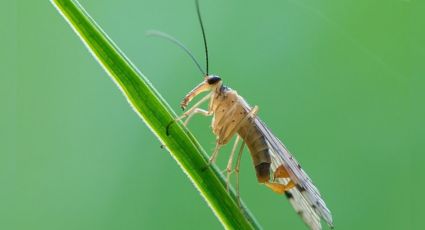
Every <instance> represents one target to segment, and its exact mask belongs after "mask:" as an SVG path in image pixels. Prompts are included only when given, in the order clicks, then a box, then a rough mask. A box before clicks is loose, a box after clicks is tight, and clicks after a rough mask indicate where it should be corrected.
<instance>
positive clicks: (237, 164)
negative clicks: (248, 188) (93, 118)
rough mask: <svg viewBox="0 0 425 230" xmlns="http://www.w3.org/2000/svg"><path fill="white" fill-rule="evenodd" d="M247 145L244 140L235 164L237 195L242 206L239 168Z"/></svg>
mask: <svg viewBox="0 0 425 230" xmlns="http://www.w3.org/2000/svg"><path fill="white" fill-rule="evenodd" d="M244 147H245V142H244V141H243V142H242V145H241V148H240V149H239V153H238V159H237V161H236V166H235V173H236V197H237V198H238V203H239V206H241V197H240V193H239V168H240V165H241V159H242V153H243V148H244Z"/></svg>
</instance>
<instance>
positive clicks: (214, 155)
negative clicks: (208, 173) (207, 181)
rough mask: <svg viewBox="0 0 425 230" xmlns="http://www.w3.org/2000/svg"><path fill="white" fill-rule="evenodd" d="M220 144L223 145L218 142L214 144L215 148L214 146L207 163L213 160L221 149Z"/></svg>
mask: <svg viewBox="0 0 425 230" xmlns="http://www.w3.org/2000/svg"><path fill="white" fill-rule="evenodd" d="M222 146H223V145H222V144H219V143H218V142H217V144H216V145H215V148H214V152H213V153H212V154H211V156H210V159H209V160H208V164H209V165H210V164H212V163H214V162H215V160H216V158H217V156H218V152H219V150H220V149H221V147H222Z"/></svg>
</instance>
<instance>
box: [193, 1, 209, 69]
mask: <svg viewBox="0 0 425 230" xmlns="http://www.w3.org/2000/svg"><path fill="white" fill-rule="evenodd" d="M195 4H196V12H197V13H198V19H199V24H201V30H202V37H203V38H204V47H205V61H206V69H207V72H206V75H207V76H208V73H209V72H208V47H207V38H206V37H205V29H204V24H203V23H202V17H201V10H199V0H195Z"/></svg>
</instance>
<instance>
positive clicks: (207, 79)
mask: <svg viewBox="0 0 425 230" xmlns="http://www.w3.org/2000/svg"><path fill="white" fill-rule="evenodd" d="M196 6H197V13H198V19H199V21H200V24H201V29H202V34H203V39H204V45H205V53H206V71H203V70H202V68H201V67H200V65H199V63H198V62H197V60H196V59H195V58H194V57H193V55H192V54H191V53H190V52H189V50H188V49H187V48H186V47H185V46H183V44H181V43H180V42H179V41H177V40H176V39H174V38H173V37H171V36H169V35H167V34H164V33H161V32H151V33H150V34H152V35H158V36H161V37H165V38H167V39H169V40H171V41H173V42H175V43H176V44H178V45H179V46H180V47H182V48H183V49H184V50H185V51H186V52H187V53H188V54H189V55H190V57H191V58H192V59H193V60H194V61H195V63H196V64H197V66H198V68H199V69H200V70H201V72H202V73H203V74H204V80H203V81H202V82H201V83H200V84H199V85H197V86H196V87H195V88H194V89H193V90H191V91H190V92H189V93H188V94H187V95H186V96H185V97H184V99H183V101H182V102H181V104H180V106H181V107H182V109H186V108H187V106H188V104H189V103H190V102H191V101H192V99H194V98H195V97H196V96H197V95H199V94H200V93H203V92H206V91H207V92H209V93H208V94H207V95H206V96H204V97H203V98H202V99H200V100H199V101H198V102H197V103H195V104H194V105H193V106H192V107H191V108H190V109H188V110H187V111H186V112H185V113H184V114H183V115H182V116H181V117H179V118H177V119H176V121H179V120H182V119H184V118H186V120H185V121H184V125H187V124H188V122H189V121H190V119H191V118H192V117H193V116H194V115H195V114H202V115H204V116H213V118H212V124H211V126H212V131H213V133H214V134H215V136H216V146H215V149H214V152H213V153H212V154H211V157H210V159H209V162H210V163H214V162H215V160H216V158H217V155H218V153H219V150H220V149H221V147H222V146H224V145H226V144H228V143H229V141H230V140H231V139H232V138H233V137H234V136H236V140H235V143H234V145H233V148H232V152H231V154H230V158H229V161H228V164H227V168H226V171H227V186H229V178H230V174H231V172H233V170H232V165H233V159H234V155H235V153H236V149H237V146H238V144H239V142H240V140H241V139H242V144H241V147H240V149H239V151H238V156H237V162H236V166H235V169H234V172H235V173H236V189H237V194H238V196H239V179H238V178H239V177H238V173H239V164H240V159H241V155H242V152H243V149H244V147H245V145H246V146H247V147H248V149H249V152H250V154H251V158H252V162H253V164H254V167H255V171H256V176H257V180H258V182H259V183H261V184H264V185H266V186H267V187H268V188H270V189H271V190H272V191H274V192H276V193H278V194H285V195H286V197H287V198H288V199H289V202H290V203H291V205H292V206H293V207H294V209H295V210H296V212H297V213H298V214H299V215H300V216H301V218H302V219H303V220H304V222H305V223H306V224H307V225H308V226H309V227H310V229H312V230H320V229H321V228H322V226H321V223H320V219H321V218H322V219H324V220H325V221H326V222H327V223H328V224H329V226H331V227H332V215H331V213H330V211H329V209H328V208H327V207H326V204H325V202H324V201H323V199H322V198H321V195H320V193H319V191H318V189H317V188H316V187H315V186H314V184H313V182H312V181H311V179H310V177H309V176H308V175H307V174H306V173H305V171H304V170H303V169H302V168H301V166H300V164H298V162H297V161H296V160H295V159H294V157H293V156H292V155H291V154H290V153H289V151H288V150H287V149H286V147H285V146H284V145H283V144H282V142H281V141H280V140H279V139H278V138H277V137H275V136H274V135H273V134H272V132H271V131H270V130H269V129H268V128H267V127H266V125H265V124H264V123H263V122H262V121H261V120H260V119H259V118H258V116H257V112H258V107H257V106H254V107H251V106H249V105H248V103H247V102H246V101H245V100H244V99H243V98H242V97H241V96H240V95H238V93H237V92H236V91H235V90H233V89H231V88H229V87H226V86H225V85H223V82H222V80H221V78H220V77H218V76H216V75H210V74H208V49H207V44H206V38H205V31H204V27H203V24H202V19H201V15H200V12H199V4H198V1H196ZM206 101H209V104H208V109H207V110H204V109H201V108H200V105H201V104H202V103H204V102H206ZM170 124H172V123H170ZM167 133H168V127H167Z"/></svg>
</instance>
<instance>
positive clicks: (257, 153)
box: [238, 121, 271, 183]
mask: <svg viewBox="0 0 425 230" xmlns="http://www.w3.org/2000/svg"><path fill="white" fill-rule="evenodd" d="M247 123H248V124H249V125H244V126H243V127H241V129H239V131H238V134H239V136H240V137H241V138H242V139H243V140H244V141H245V143H246V145H247V146H248V149H249V152H250V154H251V157H252V162H253V163H254V166H255V171H256V174H257V179H258V182H260V183H264V182H267V181H269V180H270V164H271V159H270V154H269V147H268V145H267V142H266V139H265V138H264V136H263V135H262V134H261V132H260V130H259V129H258V127H257V126H256V125H255V123H253V122H251V121H249V122H247Z"/></svg>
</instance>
